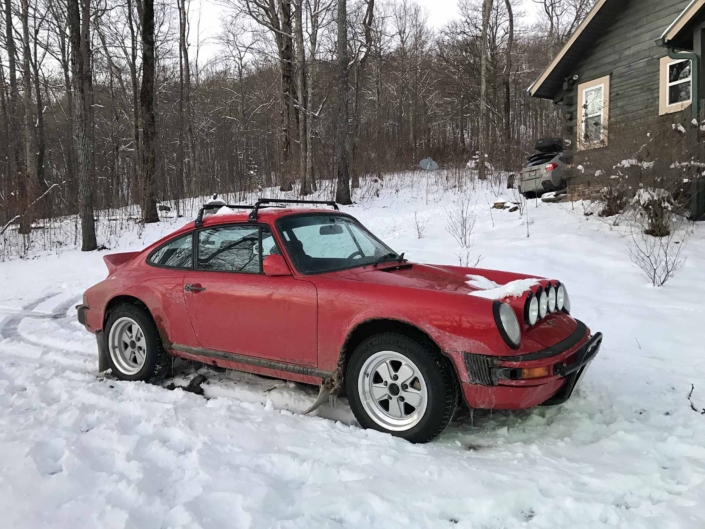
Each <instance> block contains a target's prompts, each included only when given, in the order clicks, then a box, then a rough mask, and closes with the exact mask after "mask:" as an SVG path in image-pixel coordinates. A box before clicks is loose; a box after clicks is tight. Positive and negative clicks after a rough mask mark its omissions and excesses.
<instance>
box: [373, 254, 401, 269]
mask: <svg viewBox="0 0 705 529" xmlns="http://www.w3.org/2000/svg"><path fill="white" fill-rule="evenodd" d="M387 261H399V262H400V263H401V262H402V261H404V252H402V254H401V255H397V254H395V253H393V252H392V253H387V254H384V255H383V256H382V257H380V258H379V259H377V260H376V261H375V262H374V263H373V264H374V266H375V267H377V266H378V265H381V264H382V263H386V262H387Z"/></svg>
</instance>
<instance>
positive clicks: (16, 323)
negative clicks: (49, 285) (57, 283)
mask: <svg viewBox="0 0 705 529" xmlns="http://www.w3.org/2000/svg"><path fill="white" fill-rule="evenodd" d="M58 295H59V294H58V293H57V292H52V293H49V294H46V295H44V296H42V297H41V298H39V299H36V300H34V301H32V302H30V303H28V304H27V305H25V306H24V307H22V309H21V310H19V311H17V314H13V315H11V316H9V317H8V318H6V319H5V320H4V321H3V322H2V323H1V324H0V338H4V339H6V340H7V339H13V338H16V337H18V336H19V327H20V323H22V320H23V319H25V318H26V317H27V314H28V313H31V312H32V311H33V310H34V309H36V308H37V307H38V306H39V305H41V304H42V303H44V302H45V301H48V300H50V299H51V298H53V297H55V296H58ZM33 317H35V316H33ZM36 317H38V318H47V317H49V316H48V315H47V314H45V313H38V314H37V316H36Z"/></svg>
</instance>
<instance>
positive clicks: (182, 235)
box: [145, 231, 195, 271]
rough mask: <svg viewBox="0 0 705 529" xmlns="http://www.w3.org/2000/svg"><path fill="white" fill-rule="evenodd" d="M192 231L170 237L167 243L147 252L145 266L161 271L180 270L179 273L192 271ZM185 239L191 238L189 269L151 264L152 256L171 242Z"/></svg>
mask: <svg viewBox="0 0 705 529" xmlns="http://www.w3.org/2000/svg"><path fill="white" fill-rule="evenodd" d="M193 233H194V232H193V231H190V232H188V233H182V234H180V235H177V236H176V237H172V238H171V239H169V240H168V241H166V242H164V243H162V244H160V245H159V246H157V247H156V248H155V249H154V250H152V251H151V252H149V254H148V255H147V258H146V259H145V262H146V263H147V266H152V267H154V268H161V269H163V270H181V271H187V270H193V269H194V267H195V260H194V258H193V257H194V255H195V254H194V248H193V239H194V237H193ZM186 237H191V266H190V267H176V266H166V265H160V264H155V263H153V262H151V259H152V257H154V254H156V253H157V252H158V251H160V250H162V249H163V248H164V247H165V246H169V245H170V244H172V243H173V242H175V241H177V240H179V239H185V238H186Z"/></svg>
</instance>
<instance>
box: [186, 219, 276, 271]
mask: <svg viewBox="0 0 705 529" xmlns="http://www.w3.org/2000/svg"><path fill="white" fill-rule="evenodd" d="M233 227H250V228H253V227H254V228H258V230H257V246H258V248H259V272H243V271H238V270H207V269H204V268H199V267H198V243H199V241H200V236H199V234H200V232H202V231H205V230H214V229H224V228H233ZM265 227H266V228H268V229H269V231H270V232H271V233H272V238H273V239H274V241H275V242H276V243H277V246H278V247H279V249H280V250H281V244H280V243H279V241H278V240H277V238H276V236H275V235H274V230H273V229H272V227H271V226H270V225H269V224H267V223H262V222H229V223H227V224H214V225H212V226H202V227H200V228H197V229H195V230H193V232H192V233H193V241H192V244H193V256H192V259H191V260H192V261H193V271H194V272H211V273H216V274H243V275H248V276H256V275H265V274H264V259H263V258H262V254H263V252H262V230H263V228H265Z"/></svg>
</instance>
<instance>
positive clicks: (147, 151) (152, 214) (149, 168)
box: [140, 0, 159, 224]
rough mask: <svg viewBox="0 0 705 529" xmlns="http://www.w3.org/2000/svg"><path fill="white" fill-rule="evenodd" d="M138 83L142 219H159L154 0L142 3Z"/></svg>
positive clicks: (156, 220) (149, 221)
mask: <svg viewBox="0 0 705 529" xmlns="http://www.w3.org/2000/svg"><path fill="white" fill-rule="evenodd" d="M142 9H143V10H144V13H143V15H142V87H141V89H140V110H141V114H142V146H141V148H140V151H141V154H142V160H141V162H142V163H141V166H140V172H141V180H142V204H141V205H142V222H144V223H145V224H147V223H152V222H159V214H158V213H157V192H156V169H157V151H156V139H157V123H156V117H155V115H154V95H155V94H154V83H155V79H154V78H155V57H154V0H144V1H143V4H142Z"/></svg>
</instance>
